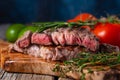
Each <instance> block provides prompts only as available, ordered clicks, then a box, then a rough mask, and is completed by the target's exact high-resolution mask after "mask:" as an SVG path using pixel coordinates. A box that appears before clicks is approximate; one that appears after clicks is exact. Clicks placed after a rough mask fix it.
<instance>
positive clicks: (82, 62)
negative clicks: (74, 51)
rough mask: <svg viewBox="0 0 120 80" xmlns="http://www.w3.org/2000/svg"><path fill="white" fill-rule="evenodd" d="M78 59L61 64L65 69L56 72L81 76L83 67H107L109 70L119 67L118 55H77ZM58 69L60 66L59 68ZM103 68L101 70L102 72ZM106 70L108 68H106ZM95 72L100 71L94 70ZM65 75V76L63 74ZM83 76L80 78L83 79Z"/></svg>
mask: <svg viewBox="0 0 120 80" xmlns="http://www.w3.org/2000/svg"><path fill="white" fill-rule="evenodd" d="M79 57H80V58H75V59H72V60H69V61H64V62H63V64H64V66H66V67H64V68H63V67H62V68H61V69H60V70H62V71H59V69H58V72H64V73H66V72H65V71H66V70H67V72H69V71H77V72H81V73H82V74H83V75H85V74H84V72H83V69H84V68H85V67H87V68H89V67H92V66H102V65H104V66H109V68H114V67H116V66H118V65H120V53H99V54H90V53H84V54H83V53H80V55H79ZM59 67H60V66H59ZM57 68H58V67H57ZM103 69H104V68H102V70H103ZM106 69H108V68H106ZM96 70H101V68H100V69H96ZM88 72H91V73H92V72H93V71H92V69H91V70H88ZM64 75H65V74H64ZM83 77H84V76H82V78H83Z"/></svg>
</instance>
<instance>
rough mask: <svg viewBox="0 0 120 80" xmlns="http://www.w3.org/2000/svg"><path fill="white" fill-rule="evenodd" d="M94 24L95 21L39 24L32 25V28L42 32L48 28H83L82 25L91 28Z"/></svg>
mask: <svg viewBox="0 0 120 80" xmlns="http://www.w3.org/2000/svg"><path fill="white" fill-rule="evenodd" d="M95 24H96V21H91V22H90V21H86V22H81V21H78V22H70V23H68V22H40V23H33V26H35V27H38V32H42V31H44V30H46V29H50V28H52V29H53V28H54V29H57V28H61V27H71V28H72V27H80V26H84V25H89V26H93V25H95Z"/></svg>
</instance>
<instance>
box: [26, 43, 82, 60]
mask: <svg viewBox="0 0 120 80" xmlns="http://www.w3.org/2000/svg"><path fill="white" fill-rule="evenodd" d="M83 50H84V48H83V47H80V46H66V47H63V46H38V45H31V46H30V47H29V48H27V49H26V53H27V54H29V55H33V56H35V57H42V58H43V59H46V60H53V61H56V60H59V61H64V60H70V59H72V58H77V57H78V54H79V53H80V52H82V51H83Z"/></svg>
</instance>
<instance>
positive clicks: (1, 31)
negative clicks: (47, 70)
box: [0, 24, 73, 80]
mask: <svg viewBox="0 0 120 80" xmlns="http://www.w3.org/2000/svg"><path fill="white" fill-rule="evenodd" d="M9 25H10V24H2V25H0V39H3V40H5V31H6V29H7V28H8V26H9ZM0 80H73V79H69V78H59V77H55V76H50V75H38V74H23V73H8V72H5V71H4V70H2V69H0Z"/></svg>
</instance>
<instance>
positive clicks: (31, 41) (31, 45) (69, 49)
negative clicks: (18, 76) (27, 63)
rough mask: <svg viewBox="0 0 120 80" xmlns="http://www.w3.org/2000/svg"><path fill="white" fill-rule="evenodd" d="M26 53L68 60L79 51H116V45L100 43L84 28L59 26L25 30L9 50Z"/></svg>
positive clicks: (50, 58) (45, 57) (48, 58)
mask: <svg viewBox="0 0 120 80" xmlns="http://www.w3.org/2000/svg"><path fill="white" fill-rule="evenodd" d="M13 50H14V51H17V52H22V53H27V54H30V55H33V56H35V57H42V58H43V59H47V60H61V61H63V60H70V59H72V58H76V57H79V56H78V54H79V53H80V52H84V51H85V52H90V53H99V52H118V51H119V48H118V47H117V46H112V45H109V44H100V43H99V40H98V38H97V37H96V36H95V35H94V34H93V33H92V32H90V31H89V30H87V29H85V28H74V29H71V28H59V29H56V30H54V31H51V30H48V32H47V30H46V31H44V32H42V33H38V32H35V33H32V32H30V31H27V32H26V33H25V34H24V35H23V36H22V37H21V38H19V39H18V40H17V41H16V42H15V43H14V44H13V45H11V46H10V51H13Z"/></svg>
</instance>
